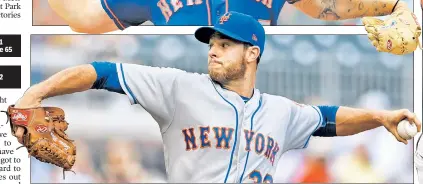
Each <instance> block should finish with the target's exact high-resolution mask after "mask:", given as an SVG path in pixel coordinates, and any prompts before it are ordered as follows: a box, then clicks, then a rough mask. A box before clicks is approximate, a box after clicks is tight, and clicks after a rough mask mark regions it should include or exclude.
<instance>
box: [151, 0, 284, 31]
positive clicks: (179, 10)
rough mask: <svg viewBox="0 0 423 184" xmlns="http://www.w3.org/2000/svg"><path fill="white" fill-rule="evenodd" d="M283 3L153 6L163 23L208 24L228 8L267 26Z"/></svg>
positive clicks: (178, 1) (192, 0)
mask: <svg viewBox="0 0 423 184" xmlns="http://www.w3.org/2000/svg"><path fill="white" fill-rule="evenodd" d="M284 3H285V0H157V7H158V8H159V9H160V13H161V14H162V16H163V17H164V20H165V21H166V23H165V24H167V25H212V24H213V23H214V22H216V19H217V18H218V17H220V16H222V15H223V14H224V13H226V12H228V11H236V12H240V13H244V14H248V15H251V16H253V17H255V18H257V20H258V21H259V22H261V23H262V24H263V25H270V24H271V22H272V23H273V24H276V21H277V19H278V15H279V12H280V11H281V9H282V7H283V5H284ZM188 14H189V15H188ZM154 17H157V15H155V16H154ZM153 22H155V23H156V25H157V24H158V23H159V21H154V20H153Z"/></svg>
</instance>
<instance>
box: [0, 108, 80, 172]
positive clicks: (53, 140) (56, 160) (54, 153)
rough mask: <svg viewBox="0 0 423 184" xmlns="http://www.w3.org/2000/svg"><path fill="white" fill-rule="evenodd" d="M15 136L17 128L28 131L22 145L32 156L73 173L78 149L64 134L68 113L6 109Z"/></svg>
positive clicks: (31, 109)
mask: <svg viewBox="0 0 423 184" xmlns="http://www.w3.org/2000/svg"><path fill="white" fill-rule="evenodd" d="M7 115H8V118H9V120H10V122H11V123H10V127H11V132H12V135H13V136H16V135H15V131H16V129H17V128H18V127H23V128H24V129H25V131H24V134H23V138H22V140H23V143H22V144H23V145H22V146H21V147H26V148H27V150H28V153H29V155H31V156H33V157H35V158H36V159H37V160H39V161H41V162H45V163H49V164H54V165H56V166H58V167H61V168H63V172H65V171H71V169H72V167H73V165H74V164H75V157H76V146H75V145H74V143H73V140H71V139H69V138H68V136H67V135H66V133H65V131H66V130H67V128H68V123H67V122H66V120H65V113H64V111H63V110H62V109H61V108H57V107H36V108H22V109H21V108H14V105H11V106H9V107H8V109H7Z"/></svg>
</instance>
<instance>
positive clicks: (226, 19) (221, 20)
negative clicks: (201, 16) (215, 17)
mask: <svg viewBox="0 0 423 184" xmlns="http://www.w3.org/2000/svg"><path fill="white" fill-rule="evenodd" d="M231 15H232V14H231V13H229V12H228V13H225V14H224V15H222V16H221V17H220V19H219V23H220V24H223V23H225V22H226V21H228V20H229V18H230V17H231Z"/></svg>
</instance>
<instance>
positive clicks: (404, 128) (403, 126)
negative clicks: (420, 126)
mask: <svg viewBox="0 0 423 184" xmlns="http://www.w3.org/2000/svg"><path fill="white" fill-rule="evenodd" d="M397 131H398V134H399V136H401V137H402V138H404V139H406V140H410V139H412V138H413V137H414V136H415V135H416V134H417V126H416V125H415V124H413V123H410V122H409V121H407V120H402V121H401V122H400V123H399V124H398V127H397Z"/></svg>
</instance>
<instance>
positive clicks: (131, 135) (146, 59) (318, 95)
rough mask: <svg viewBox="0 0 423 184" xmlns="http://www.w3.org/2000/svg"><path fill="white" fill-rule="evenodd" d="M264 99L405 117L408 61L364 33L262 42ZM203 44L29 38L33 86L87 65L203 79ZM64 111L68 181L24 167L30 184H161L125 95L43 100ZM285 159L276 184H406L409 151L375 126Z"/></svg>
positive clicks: (158, 165)
mask: <svg viewBox="0 0 423 184" xmlns="http://www.w3.org/2000/svg"><path fill="white" fill-rule="evenodd" d="M266 43H267V44H266V47H265V51H264V55H263V58H262V60H261V63H260V65H259V69H258V70H259V72H258V82H257V87H258V88H259V89H261V91H262V92H266V93H270V94H277V95H282V96H285V97H288V98H290V99H293V100H295V101H298V102H300V103H306V104H314V105H316V104H337V105H347V106H352V107H360V108H368V109H398V108H408V109H411V110H412V109H413V57H412V55H406V56H395V55H390V54H385V53H378V52H376V51H375V49H374V48H373V46H372V45H371V44H370V42H369V41H368V39H367V36H366V35H342V36H339V35H268V36H267V42H266ZM206 54H207V46H206V45H204V44H201V43H200V42H198V41H196V40H195V38H194V36H193V35H162V36H159V35H32V36H31V83H32V84H35V83H38V82H40V81H42V80H44V79H46V78H47V77H49V76H51V75H52V74H54V73H56V72H58V71H60V70H61V69H64V68H66V67H70V66H75V65H79V64H84V63H89V62H91V61H95V60H97V61H98V60H100V61H101V60H103V61H115V62H127V63H137V64H143V65H150V66H166V67H177V68H180V69H184V70H187V71H190V72H207V67H206V57H207V55H206ZM43 103H44V105H54V106H60V107H63V108H64V109H65V111H66V113H67V120H68V122H69V123H70V127H69V131H68V133H69V134H70V136H71V137H73V138H75V139H76V144H77V150H78V155H77V161H76V165H75V167H74V170H75V172H76V175H74V174H73V173H71V172H67V173H66V179H65V180H63V179H62V170H60V169H58V168H57V167H53V166H51V165H48V164H44V163H41V162H39V161H37V160H35V159H32V174H31V179H32V182H33V183H49V182H54V183H62V182H66V183H79V182H83V183H124V182H125V183H126V182H166V176H165V174H166V171H165V167H164V160H163V159H164V157H163V148H162V140H161V135H160V133H159V129H158V126H157V125H156V123H155V122H154V120H153V119H152V118H151V117H150V115H148V114H147V113H146V112H145V111H144V110H143V109H141V108H140V107H138V106H131V105H130V103H129V101H128V99H127V97H126V96H124V95H120V94H114V93H109V92H105V91H94V90H93V91H88V92H83V93H77V94H72V95H65V96H61V97H55V98H51V99H47V100H46V101H44V102H43ZM309 145H310V146H309V148H307V149H305V150H296V151H290V152H287V153H286V154H285V155H284V156H283V157H282V159H281V162H280V163H279V167H278V171H277V174H276V176H275V177H274V182H285V183H291V182H322V183H324V182H336V183H353V182H362V183H380V182H385V183H412V182H413V156H412V155H413V146H412V145H413V144H408V145H407V146H406V145H403V144H401V143H398V142H397V141H396V139H395V138H394V137H393V136H392V135H391V134H390V133H388V132H387V131H386V130H385V129H384V128H383V127H381V128H377V129H374V130H372V131H368V132H365V133H361V134H358V135H355V136H350V137H337V138H326V139H325V138H312V139H311V143H310V144H309Z"/></svg>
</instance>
